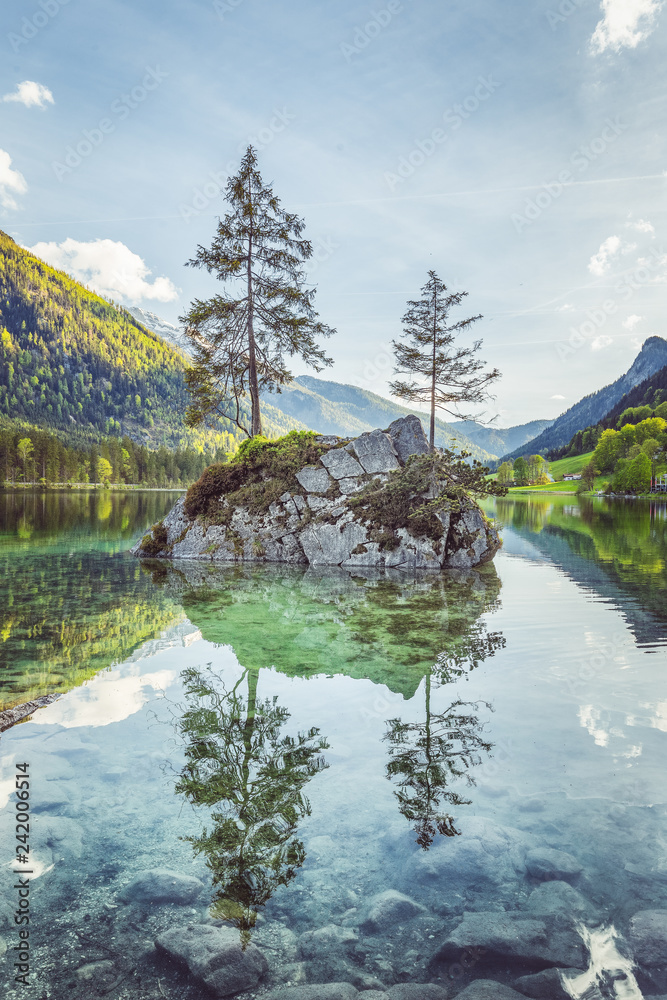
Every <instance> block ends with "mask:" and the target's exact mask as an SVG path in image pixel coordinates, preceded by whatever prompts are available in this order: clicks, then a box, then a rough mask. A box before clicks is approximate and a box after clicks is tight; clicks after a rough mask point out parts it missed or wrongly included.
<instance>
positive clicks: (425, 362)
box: [389, 271, 500, 451]
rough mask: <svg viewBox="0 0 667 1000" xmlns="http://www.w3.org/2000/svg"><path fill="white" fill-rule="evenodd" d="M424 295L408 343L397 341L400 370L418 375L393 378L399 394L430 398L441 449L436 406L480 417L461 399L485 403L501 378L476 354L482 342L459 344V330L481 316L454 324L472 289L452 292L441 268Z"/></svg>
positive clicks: (407, 325) (410, 320)
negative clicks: (457, 310) (462, 409)
mask: <svg viewBox="0 0 667 1000" xmlns="http://www.w3.org/2000/svg"><path fill="white" fill-rule="evenodd" d="M421 291H422V298H421V299H419V300H416V301H414V300H413V301H409V302H408V311H407V312H406V313H405V315H404V316H403V318H402V321H401V322H402V323H403V324H404V332H405V334H406V335H407V337H408V343H406V344H402V343H397V342H396V341H393V342H392V343H393V348H394V354H395V356H396V368H395V373H396V374H408V375H413V376H416V377H417V378H416V379H412V380H411V381H409V382H406V381H402V380H400V379H398V380H396V381H395V382H392V383H390V386H389V388H390V389H391V391H392V392H393V394H394V395H395V396H398V397H399V398H401V399H405V400H408V401H409V402H411V403H425V402H429V403H430V407H431V426H430V435H429V443H430V447H431V451H433V450H434V448H435V411H436V409H443V410H445V411H446V412H447V413H449V414H451V416H453V417H456V418H457V419H458V420H472V419H477V418H475V417H474V416H473V415H472V414H470V413H468V414H466V413H461V412H460V410H459V404H461V403H472V404H479V403H483V402H486V401H487V400H489V399H490V398H491V396H490V395H489V392H488V388H489V386H490V384H491V383H492V382H494V381H495V379H497V378H499V377H500V372H499V371H498V369H497V368H493V369H492V370H489V371H484V370H483V369H484V364H485V362H484V361H481V360H480V359H479V358H476V357H475V355H476V354H477V352H478V351H479V349H480V347H481V346H482V341H481V340H476V341H474V343H473V344H472V345H470V346H469V347H457V346H455V344H454V341H455V338H456V335H457V334H458V333H460V332H461V331H463V330H467V329H468V327H469V326H471V325H472V324H473V323H476V322H477V320H478V319H481V318H482V317H481V315H478V316H470V317H468V319H462V320H459V321H458V322H456V323H452V324H451V325H448V322H449V313H450V310H451V309H452V308H453V307H454V306H458V305H460V304H461V302H462V301H463V299H464V298H465V296H466V295H467V294H468V293H467V292H449V291H448V290H447V286H446V285H445V284H444V283H443V282H442V281H441V280H440V278H439V277H438V276H437V274H436V273H435V271H429V272H428V281H427V282H426V284H425V285H424V287H423V288H422V290H421Z"/></svg>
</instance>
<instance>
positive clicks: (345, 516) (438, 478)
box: [132, 416, 500, 570]
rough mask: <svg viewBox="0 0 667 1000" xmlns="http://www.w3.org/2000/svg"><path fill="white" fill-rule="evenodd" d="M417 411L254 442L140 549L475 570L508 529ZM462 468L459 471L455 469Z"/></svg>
mask: <svg viewBox="0 0 667 1000" xmlns="http://www.w3.org/2000/svg"><path fill="white" fill-rule="evenodd" d="M443 468H444V466H443V463H442V461H439V458H438V455H436V456H433V455H431V454H429V447H428V442H427V440H426V436H425V434H424V430H423V428H422V425H421V421H420V420H419V418H418V417H416V416H408V417H401V418H400V419H398V420H395V421H394V422H393V423H392V424H391V425H390V426H389V427H388V428H387V429H386V430H380V429H378V430H374V431H370V432H367V433H365V434H361V435H360V436H359V437H357V438H353V439H346V438H339V437H336V436H333V435H329V436H327V435H317V434H314V433H312V432H297V431H292V432H291V433H290V434H288V435H286V436H285V437H284V438H281V439H279V440H278V441H266V440H265V439H250V440H248V441H246V442H245V443H244V445H242V447H241V448H240V450H239V453H238V455H236V456H235V457H234V459H232V461H231V462H229V463H226V464H222V465H213V466H210V467H209V468H208V469H207V470H206V471H205V472H204V474H203V475H202V477H201V478H200V479H199V480H198V482H196V483H195V484H194V485H193V486H191V487H190V489H189V490H188V492H187V494H186V495H185V496H183V497H181V498H180V499H179V500H178V502H177V503H176V504H175V506H174V507H173V508H172V510H171V511H170V512H169V514H168V515H167V516H166V517H165V518H164V520H162V521H160V522H158V524H155V525H153V528H152V529H151V532H150V533H149V534H148V535H146V536H145V537H144V538H143V539H142V540H141V541H140V542H139V543H138V544H137V545H136V546H135V547H134V549H133V550H132V551H133V553H134V554H135V555H137V556H140V557H144V558H156V557H157V558H168V559H210V560H212V561H214V562H240V561H243V562H272V563H293V564H310V565H312V566H343V567H345V568H352V567H373V568H387V569H388V568H394V569H401V570H413V569H431V570H440V569H443V568H450V569H470V568H471V567H473V566H477V565H479V564H480V563H483V562H486V561H488V560H489V559H492V558H493V556H494V555H495V553H496V551H497V550H498V548H499V547H500V540H499V538H498V534H497V532H496V530H495V529H494V528H493V526H492V525H491V524H490V522H489V521H488V519H487V518H486V517H485V515H484V514H483V512H482V510H481V509H480V508H479V506H478V505H477V503H476V502H475V501H474V500H473V499H472V497H471V496H470V494H469V493H468V491H467V489H466V484H465V475H464V474H463V470H464V469H467V468H468V467H467V466H465V465H464V463H463V462H462V461H461V460H457V461H456V462H454V463H453V465H452V466H451V471H448V473H447V475H446V476H443ZM457 472H458V474H457Z"/></svg>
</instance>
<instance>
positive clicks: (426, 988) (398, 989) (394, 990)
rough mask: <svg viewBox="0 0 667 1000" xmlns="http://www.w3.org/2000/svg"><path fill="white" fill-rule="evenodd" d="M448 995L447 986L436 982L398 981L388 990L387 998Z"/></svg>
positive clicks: (437, 999) (438, 999)
mask: <svg viewBox="0 0 667 1000" xmlns="http://www.w3.org/2000/svg"><path fill="white" fill-rule="evenodd" d="M448 996H449V993H448V992H447V990H446V989H445V987H444V986H438V985H437V984H436V983H397V984H396V986H392V987H391V989H390V990H387V1000H447V997H448ZM364 1000H366V998H365V996H364Z"/></svg>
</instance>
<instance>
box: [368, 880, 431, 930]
mask: <svg viewBox="0 0 667 1000" xmlns="http://www.w3.org/2000/svg"><path fill="white" fill-rule="evenodd" d="M425 912H426V907H425V906H422V905H421V904H420V903H415V901H414V900H413V899H410V897H409V896H404V895H403V893H402V892H397V891H396V890H395V889H386V890H385V891H384V892H379V893H378V894H377V895H375V896H372V897H371V898H370V899H369V901H368V904H367V906H366V908H365V911H364V912H363V914H362V917H361V922H360V927H361V930H362V931H364V933H366V934H380V933H382V932H384V933H389V932H391V930H392V929H393V928H394V926H395V925H396V924H403V923H405V922H406V920H411V919H412V917H416V916H417V915H418V914H419V913H425Z"/></svg>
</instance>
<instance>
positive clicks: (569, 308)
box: [556, 302, 574, 313]
mask: <svg viewBox="0 0 667 1000" xmlns="http://www.w3.org/2000/svg"><path fill="white" fill-rule="evenodd" d="M573 309H574V306H573V305H570V303H569V302H564V303H563V305H562V306H558V308H557V309H556V312H559V313H564V312H572V310H573Z"/></svg>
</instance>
